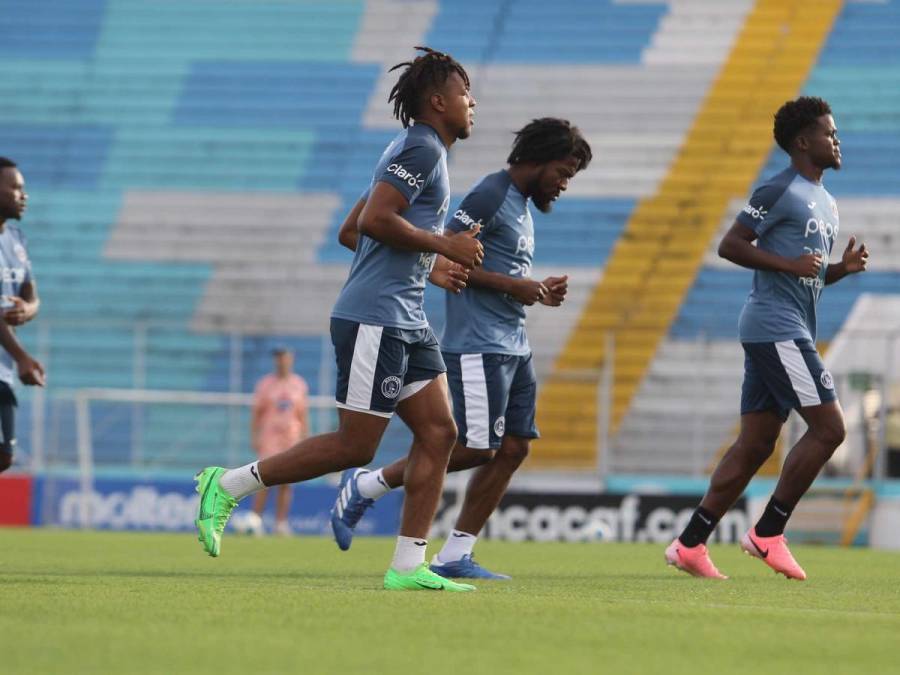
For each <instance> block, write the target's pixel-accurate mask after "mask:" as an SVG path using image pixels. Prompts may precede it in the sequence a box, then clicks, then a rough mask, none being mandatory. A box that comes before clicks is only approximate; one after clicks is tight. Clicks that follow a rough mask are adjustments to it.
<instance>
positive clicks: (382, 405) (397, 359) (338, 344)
mask: <svg viewBox="0 0 900 675" xmlns="http://www.w3.org/2000/svg"><path fill="white" fill-rule="evenodd" d="M331 342H332V344H334V352H335V359H336V360H337V386H335V398H336V399H337V405H338V408H345V409H347V410H356V411H359V412H368V413H371V414H373V415H379V416H381V417H390V416H391V415H393V414H394V410H396V408H397V404H398V403H399V402H400V401H402V400H403V399H405V398H409V397H410V396H412V395H413V394H415V393H416V392H417V391H419V390H421V389H422V388H424V387H425V385H427V384H428V383H429V382H431V380H433V379H434V378H436V377H437V376H438V375H440V374H441V373H443V372H446V370H447V367H446V366H445V365H444V359H443V358H441V351H440V348H439V347H438V341H437V338H435V337H434V332H433V331H432V330H431V328H428V327H426V328H420V329H417V330H406V329H402V328H388V327H385V326H370V325H368V324H364V323H356V322H355V321H347V320H345V319H332V320H331Z"/></svg>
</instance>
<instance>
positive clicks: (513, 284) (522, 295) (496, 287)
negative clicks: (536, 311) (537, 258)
mask: <svg viewBox="0 0 900 675" xmlns="http://www.w3.org/2000/svg"><path fill="white" fill-rule="evenodd" d="M469 285H471V286H474V287H476V288H485V289H487V290H490V291H496V292H497V293H505V294H506V295H509V296H510V297H512V298H513V299H515V300H517V301H518V302H521V303H522V304H523V305H529V306H530V305H533V304H534V303H536V302H541V301H543V299H544V297H545V296H546V295H547V293H548V292H549V291H548V289H547V287H546V286H545V285H544V282H542V281H535V280H534V279H530V278H529V277H514V276H510V275H509V274H503V273H501V272H488V271H486V270H484V269H477V270H472V271H471V272H469Z"/></svg>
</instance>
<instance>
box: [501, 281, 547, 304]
mask: <svg viewBox="0 0 900 675" xmlns="http://www.w3.org/2000/svg"><path fill="white" fill-rule="evenodd" d="M510 295H511V296H512V297H513V299H514V300H517V301H518V302H521V303H522V304H523V305H528V306H529V307H530V306H531V305H533V304H534V303H536V302H541V301H542V300H543V299H544V297H545V296H546V295H547V287H546V286H544V282H542V281H534V280H533V279H529V278H527V277H522V278H521V279H516V282H515V284H514V285H513V288H512V291H511V292H510Z"/></svg>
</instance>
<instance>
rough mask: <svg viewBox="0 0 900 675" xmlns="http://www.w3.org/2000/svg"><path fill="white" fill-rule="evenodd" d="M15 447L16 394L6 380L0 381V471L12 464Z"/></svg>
mask: <svg viewBox="0 0 900 675" xmlns="http://www.w3.org/2000/svg"><path fill="white" fill-rule="evenodd" d="M15 447H16V395H15V393H14V392H13V390H12V387H10V386H9V385H8V384H7V383H6V382H0V473H3V472H4V471H6V470H7V469H8V468H9V467H11V466H12V459H13V450H14V449H15Z"/></svg>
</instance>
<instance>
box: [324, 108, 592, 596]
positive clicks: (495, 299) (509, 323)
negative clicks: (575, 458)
mask: <svg viewBox="0 0 900 675" xmlns="http://www.w3.org/2000/svg"><path fill="white" fill-rule="evenodd" d="M590 161H591V148H590V146H589V145H588V143H587V141H586V140H585V139H584V137H583V136H582V135H581V132H580V131H579V130H578V128H577V127H575V126H572V125H571V124H570V123H569V122H568V121H566V120H562V119H555V118H549V117H546V118H543V119H537V120H534V121H532V122H531V123H530V124H527V125H526V126H525V127H523V128H522V129H520V130H519V131H518V132H516V138H515V142H514V143H513V147H512V151H511V152H510V154H509V158H508V160H507V162H508V166H507V168H505V169H502V170H501V171H497V172H496V173H492V174H489V175H487V176H485V177H484V178H482V179H481V180H480V181H479V182H478V183H477V184H476V185H475V186H474V187H473V188H472V190H471V191H470V192H469V193H468V194H467V195H466V196H465V197H464V198H463V200H462V203H461V204H460V205H459V208H458V209H457V210H456V211H455V212H454V214H453V218H452V219H451V220H450V223H449V224H448V225H447V229H448V230H451V231H453V232H460V233H464V232H478V233H479V234H478V238H479V239H480V240H481V241H482V243H483V244H484V250H485V256H484V265H483V266H482V267H481V268H480V269H477V270H472V271H471V272H470V273H469V278H468V287H467V288H466V289H465V290H463V291H462V292H461V293H458V294H455V293H447V294H446V306H447V321H446V327H445V328H444V333H443V335H442V336H441V352H442V353H443V356H444V360H445V361H446V363H447V374H448V380H449V385H450V393H451V395H452V397H453V416H454V418H455V420H456V426H457V428H458V429H459V435H458V437H457V440H456V445H455V446H454V448H453V454H452V455H451V457H450V464H449V470H450V471H461V470H463V469H471V468H475V467H477V469H476V471H475V472H474V474H473V475H472V478H471V480H470V481H469V486H468V489H467V491H466V496H465V500H464V501H463V504H462V510H461V511H460V514H459V517H458V519H457V521H456V525H455V528H454V530H453V531H452V532H451V533H450V536H449V537H448V538H447V542H446V544H445V545H444V547H443V548H442V549H441V551H440V552H439V553H438V554H437V555H436V556H435V558H434V559H433V560H432V563H431V569H432V571H434V572H437V573H438V574H440V575H442V576H445V577H452V578H477V579H508V578H509V577H508V576H506V575H503V574H496V573H494V572H491V571H489V570H487V569H485V568H484V567H482V566H481V565H479V564H478V563H477V562H475V560H474V559H473V557H472V551H473V548H474V546H475V542H476V541H477V539H478V534H479V532H481V529H482V528H483V527H484V525H485V523H486V522H487V520H488V518H489V517H490V516H491V514H492V513H493V512H494V509H496V508H497V505H498V504H499V503H500V499H501V498H502V497H503V494H504V493H505V492H506V488H507V486H508V485H509V481H510V479H511V478H512V475H513V473H514V472H515V471H516V469H518V468H519V465H521V463H522V461H523V460H524V459H525V457H526V456H527V455H528V451H529V446H530V443H531V439H533V438H537V437H538V432H537V428H536V427H535V424H534V417H535V403H536V397H537V381H536V378H535V372H534V365H533V363H532V355H531V348H530V346H529V344H528V337H527V335H526V333H525V307H526V306H531V305H534V304H537V303H540V304H543V305H546V306H548V307H558V306H559V305H560V304H562V302H563V300H564V299H565V296H566V291H567V289H568V277H566V276H552V277H547V278H546V279H544V280H543V281H537V280H535V279H532V278H531V270H532V258H533V255H534V225H533V222H532V219H531V212H530V210H529V208H528V202H529V200H531V201H532V202H533V203H534V205H535V206H536V207H537V209H538V210H539V211H541V212H542V213H548V212H549V211H550V210H551V208H552V204H553V202H554V201H556V199H558V198H559V196H560V194H562V192H563V191H565V189H566V188H567V187H568V184H569V181H570V180H571V179H572V177H573V176H575V174H576V173H578V172H579V171H581V170H583V169H585V168H586V167H587V166H588V164H589V163H590ZM411 460H412V458H411V457H409V458H406V459H401V460H398V461H397V462H395V463H393V464H391V465H389V466H386V467H384V468H382V469H378V470H377V471H367V470H366V469H356V470H348V471H346V472H344V477H343V481H342V488H341V491H340V492H339V494H338V498H337V502H336V503H335V506H334V509H333V510H332V519H331V524H332V529H333V530H334V535H335V539H336V541H337V543H338V546H339V547H340V548H341V549H343V550H346V549H347V548H349V547H350V543H351V540H352V536H353V528H354V527H355V526H356V524H357V522H358V521H359V519H360V517H361V516H362V514H363V513H364V512H365V510H366V509H367V508H368V507H370V506H371V505H372V504H373V503H374V500H376V499H378V498H379V497H381V496H382V495H384V494H387V492H388V491H390V490H391V489H394V488H397V487H400V486H401V485H405V486H407V487H408V485H409V483H408V480H409V466H410V462H411Z"/></svg>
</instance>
